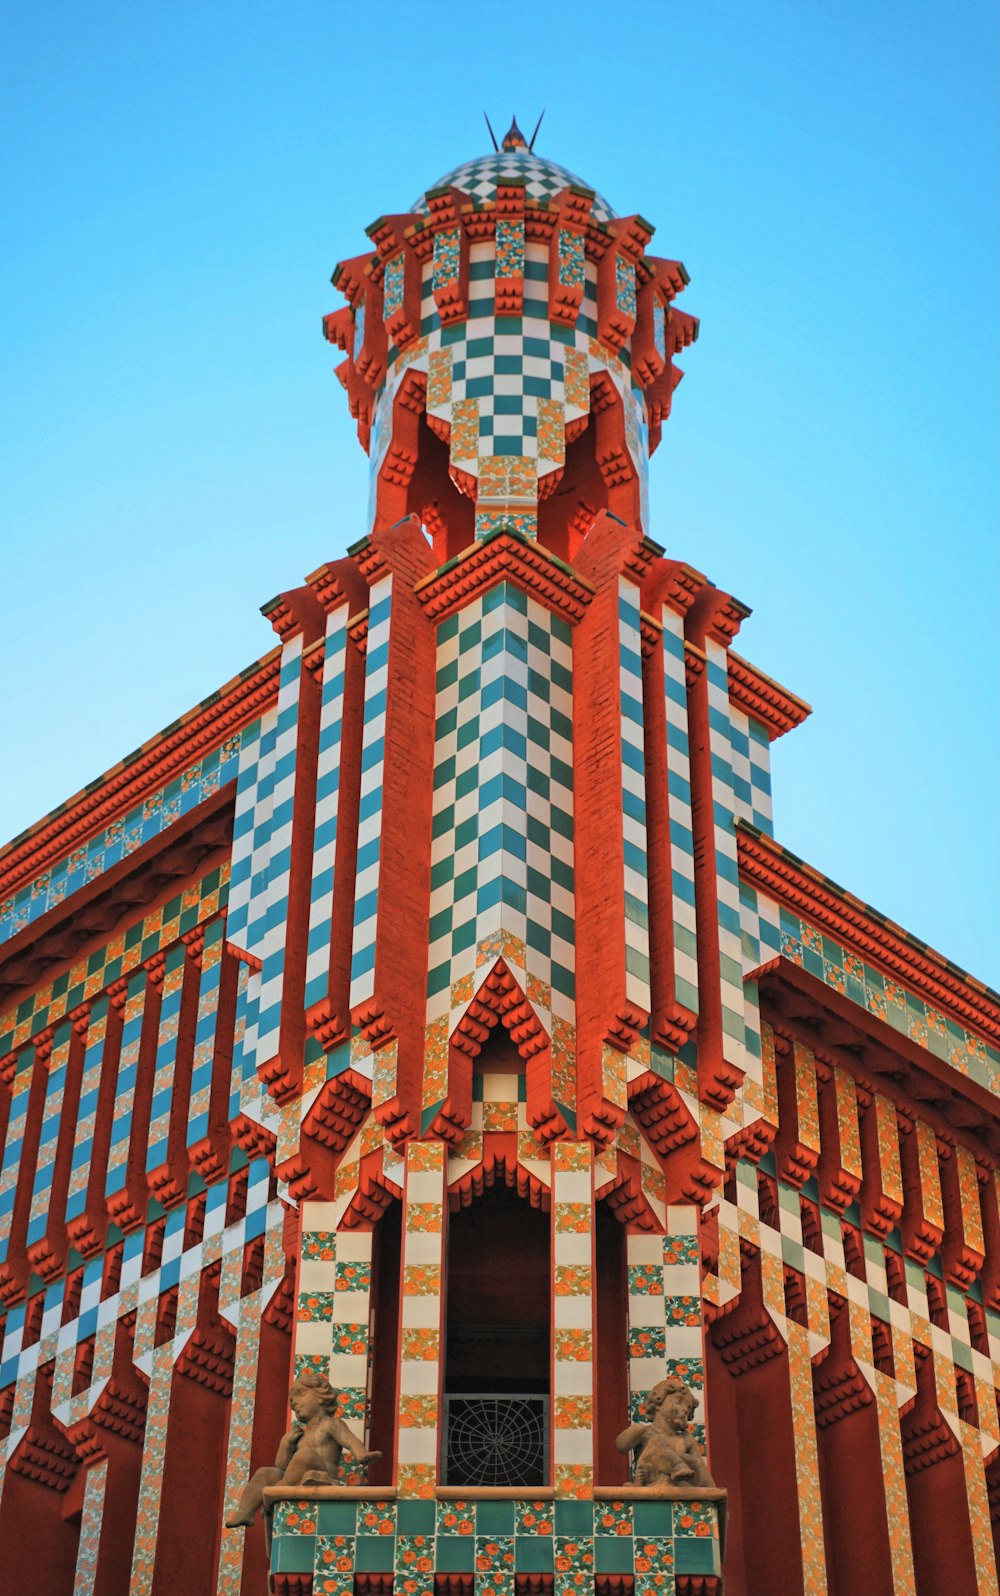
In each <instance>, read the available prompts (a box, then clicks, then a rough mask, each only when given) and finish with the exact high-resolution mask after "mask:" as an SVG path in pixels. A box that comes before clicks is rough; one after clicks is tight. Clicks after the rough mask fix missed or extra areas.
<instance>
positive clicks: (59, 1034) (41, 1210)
mask: <svg viewBox="0 0 1000 1596" xmlns="http://www.w3.org/2000/svg"><path fill="white" fill-rule="evenodd" d="M72 1038H73V1031H72V1027H71V1026H70V1024H69V1022H68V1021H65V1020H64V1021H63V1023H62V1024H61V1025H60V1026H58V1027H57V1029H56V1031H55V1034H54V1036H53V1038H52V1052H51V1054H50V1056H49V1066H48V1079H47V1081H46V1083H45V1107H44V1109H43V1110H42V1128H41V1133H40V1136H39V1140H38V1156H37V1158H36V1160H35V1177H34V1182H33V1185H32V1191H31V1208H30V1210H29V1214H28V1235H27V1243H28V1246H29V1247H33V1246H34V1245H35V1243H36V1242H38V1241H41V1239H42V1237H43V1236H44V1235H45V1232H46V1229H47V1226H48V1221H49V1209H50V1199H51V1191H52V1177H53V1174H54V1173H55V1164H56V1151H57V1148H58V1145H59V1131H60V1126H61V1122H62V1109H63V1098H64V1096H65V1093H66V1077H67V1072H68V1069H69V1053H70V1045H71V1042H72ZM25 1101H27V1100H26V1099H25ZM3 1191H4V1186H3V1176H2V1174H0V1205H2V1201H3V1196H2V1194H3ZM56 1217H59V1216H56Z"/></svg>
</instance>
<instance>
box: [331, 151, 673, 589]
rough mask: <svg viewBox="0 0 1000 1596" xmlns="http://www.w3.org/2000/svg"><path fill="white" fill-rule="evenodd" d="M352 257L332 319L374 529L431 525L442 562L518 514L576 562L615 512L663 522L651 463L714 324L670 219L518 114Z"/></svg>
mask: <svg viewBox="0 0 1000 1596" xmlns="http://www.w3.org/2000/svg"><path fill="white" fill-rule="evenodd" d="M368 236H369V238H370V239H371V241H372V244H373V246H374V248H373V249H372V250H371V251H370V252H369V253H367V254H364V255H359V256H356V257H354V258H353V259H351V260H345V261H341V262H340V264H339V265H338V266H337V269H336V271H335V272H334V274H333V282H334V284H335V286H336V287H337V288H339V289H340V290H341V292H342V293H343V294H344V296H345V297H346V299H347V301H348V308H347V309H345V310H341V311H338V312H335V313H334V314H332V315H330V316H327V317H326V319H325V322H324V329H325V332H326V336H327V338H329V339H330V341H331V342H332V343H334V344H336V345H337V346H338V347H339V348H341V349H342V350H343V351H344V353H345V356H346V359H345V360H344V362H343V364H342V365H341V366H340V367H339V368H338V373H337V374H338V376H339V378H340V380H341V382H342V383H343V385H344V388H345V389H346V392H347V395H348V399H349V402H350V407H351V413H352V415H353V416H354V417H355V418H356V420H357V423H358V435H359V437H360V439H361V442H362V444H363V445H364V447H365V449H366V450H367V451H368V453H369V455H370V458H371V497H370V505H369V527H370V529H375V528H379V527H384V526H391V525H393V524H394V523H395V522H396V521H399V520H401V519H402V517H403V516H405V515H408V514H411V513H412V514H416V515H418V516H419V517H420V519H421V522H422V524H423V526H424V527H425V528H426V531H427V534H428V535H429V537H430V538H431V540H432V542H433V547H434V553H435V556H436V557H437V559H438V561H439V562H440V561H443V560H445V559H448V558H450V557H451V556H453V555H455V554H458V553H460V552H461V550H462V549H464V548H466V547H467V546H468V545H469V544H470V543H471V542H472V541H473V540H474V539H479V540H481V539H483V538H487V537H489V535H490V534H491V533H492V532H494V531H496V530H497V528H498V527H501V526H503V527H504V528H507V529H512V530H514V531H515V532H518V533H520V534H522V535H523V536H524V537H528V538H537V539H538V541H539V542H540V543H541V544H543V545H544V546H545V547H546V548H548V549H550V550H551V551H552V552H553V553H554V554H556V555H559V556H561V557H562V558H564V559H572V558H573V556H574V554H575V553H576V550H577V548H578V547H579V545H580V543H581V541H582V539H583V537H584V536H585V534H586V532H587V531H588V530H589V527H590V525H591V523H592V522H593V520H594V517H595V515H596V514H597V513H598V511H600V510H607V511H609V512H610V513H611V514H612V515H615V516H617V517H618V518H619V519H620V520H623V521H627V522H628V523H629V524H631V525H633V526H635V527H637V528H640V529H641V530H643V531H647V532H648V530H649V509H648V465H649V456H650V454H651V452H652V451H653V449H655V448H656V445H657V444H658V442H659V440H660V433H661V429H662V427H663V423H664V421H665V420H666V418H667V416H668V415H669V412H670V403H671V398H672V395H673V391H674V388H675V387H676V385H677V382H678V381H679V379H680V377H681V371H680V368H679V367H678V366H676V365H675V364H674V357H675V355H676V354H677V353H678V351H680V350H681V349H683V348H684V347H685V346H686V345H687V344H689V343H691V342H692V341H693V339H694V338H695V337H696V336H697V332H698V323H697V321H696V320H695V318H694V317H693V316H690V315H688V314H687V313H686V312H684V311H682V310H680V309H679V308H678V307H677V305H676V303H675V301H676V297H677V295H678V294H679V293H680V292H681V291H682V290H683V288H684V287H685V284H686V283H687V280H688V279H687V273H686V272H685V270H684V267H683V266H682V265H681V263H680V262H679V261H676V260H666V259H664V258H662V257H661V256H657V255H652V254H650V253H649V252H648V246H649V243H650V241H651V239H652V236H653V227H652V225H651V224H650V223H649V222H647V221H646V220H645V219H644V217H642V216H640V215H638V214H634V215H630V216H624V217H623V216H618V215H617V214H616V213H615V211H613V210H612V209H611V206H610V205H609V204H608V202H607V200H605V199H604V198H603V197H602V195H600V194H598V193H597V192H596V191H595V190H594V189H593V188H591V187H589V186H588V185H587V184H586V183H584V182H582V181H581V180H580V179H579V178H578V177H575V176H574V175H573V173H572V172H569V171H567V170H566V169H565V167H562V166H558V165H557V164H556V163H555V162H554V161H550V160H546V159H543V158H542V157H541V156H538V155H536V154H535V153H534V151H533V150H532V149H530V148H529V147H528V145H527V143H526V142H525V140H524V138H523V136H522V134H521V132H520V130H519V129H518V126H517V123H516V121H515V122H513V123H512V126H511V129H510V131H509V132H508V134H507V135H506V137H505V138H504V140H503V143H502V146H501V147H500V148H499V149H497V150H495V152H494V153H492V154H489V155H484V156H480V157H478V158H477V159H475V160H471V161H466V162H464V163H463V164H462V165H461V166H457V167H455V168H454V169H453V170H452V171H450V172H448V173H446V174H445V176H444V177H442V178H441V179H440V180H439V181H438V182H437V183H434V184H433V185H431V186H430V187H429V188H428V189H426V190H425V192H424V193H423V194H421V195H420V196H419V197H418V198H417V199H416V200H415V201H414V202H413V204H412V205H411V206H410V208H409V210H408V211H407V212H405V213H403V214H398V215H390V216H381V217H379V218H378V220H377V221H375V222H373V223H372V224H371V226H370V227H369V228H368Z"/></svg>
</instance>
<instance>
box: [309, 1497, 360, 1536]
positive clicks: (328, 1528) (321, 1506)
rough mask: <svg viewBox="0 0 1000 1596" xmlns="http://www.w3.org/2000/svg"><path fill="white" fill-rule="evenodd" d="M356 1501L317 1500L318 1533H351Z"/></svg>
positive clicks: (353, 1524)
mask: <svg viewBox="0 0 1000 1596" xmlns="http://www.w3.org/2000/svg"><path fill="white" fill-rule="evenodd" d="M357 1514H358V1504H357V1502H317V1503H316V1528H317V1531H318V1532H319V1534H320V1535H353V1534H354V1529H355V1523H356V1520H357Z"/></svg>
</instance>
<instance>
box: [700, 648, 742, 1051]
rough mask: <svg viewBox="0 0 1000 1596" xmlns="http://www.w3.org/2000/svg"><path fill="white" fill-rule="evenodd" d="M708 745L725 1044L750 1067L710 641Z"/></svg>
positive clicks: (720, 676)
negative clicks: (713, 819) (710, 768)
mask: <svg viewBox="0 0 1000 1596" xmlns="http://www.w3.org/2000/svg"><path fill="white" fill-rule="evenodd" d="M705 652H706V655H707V663H706V676H707V680H708V719H709V745H710V748H711V753H712V807H713V813H714V818H715V825H714V841H715V871H716V886H717V893H718V903H719V926H718V937H719V975H720V981H719V984H720V987H721V993H722V1030H723V1039H724V1041H723V1046H724V1049H725V1054H726V1058H727V1060H728V1061H729V1062H730V1063H731V1064H734V1065H735V1066H736V1067H737V1068H739V1069H741V1070H746V1068H747V1062H746V1058H747V1054H746V1037H745V1025H746V1020H745V1014H744V1001H743V972H742V960H741V944H740V880H739V870H738V867H737V861H736V831H735V824H734V821H735V805H736V795H735V792H734V785H733V774H732V744H731V741H730V732H729V726H730V722H729V715H730V703H729V674H728V668H727V661H726V650H725V649H724V648H723V647H722V646H721V645H720V644H718V643H716V642H714V641H713V640H712V639H711V638H708V639H707V640H706V644H705Z"/></svg>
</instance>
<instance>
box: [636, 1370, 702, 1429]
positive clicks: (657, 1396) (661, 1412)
mask: <svg viewBox="0 0 1000 1596" xmlns="http://www.w3.org/2000/svg"><path fill="white" fill-rule="evenodd" d="M697 1405H698V1404H697V1402H696V1401H695V1397H694V1394H693V1392H691V1391H689V1390H688V1388H687V1386H686V1385H685V1384H684V1383H683V1381H681V1380H674V1379H670V1380H661V1381H660V1382H659V1384H658V1385H654V1387H653V1389H652V1391H650V1393H649V1395H648V1397H647V1398H646V1407H647V1408H648V1410H649V1413H650V1415H651V1417H652V1418H653V1421H654V1423H658V1424H659V1425H660V1426H662V1427H663V1428H665V1429H670V1430H673V1431H674V1433H675V1434H676V1435H684V1434H686V1432H687V1427H688V1425H689V1424H690V1423H691V1419H692V1416H693V1414H694V1411H695V1408H696V1407H697Z"/></svg>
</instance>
